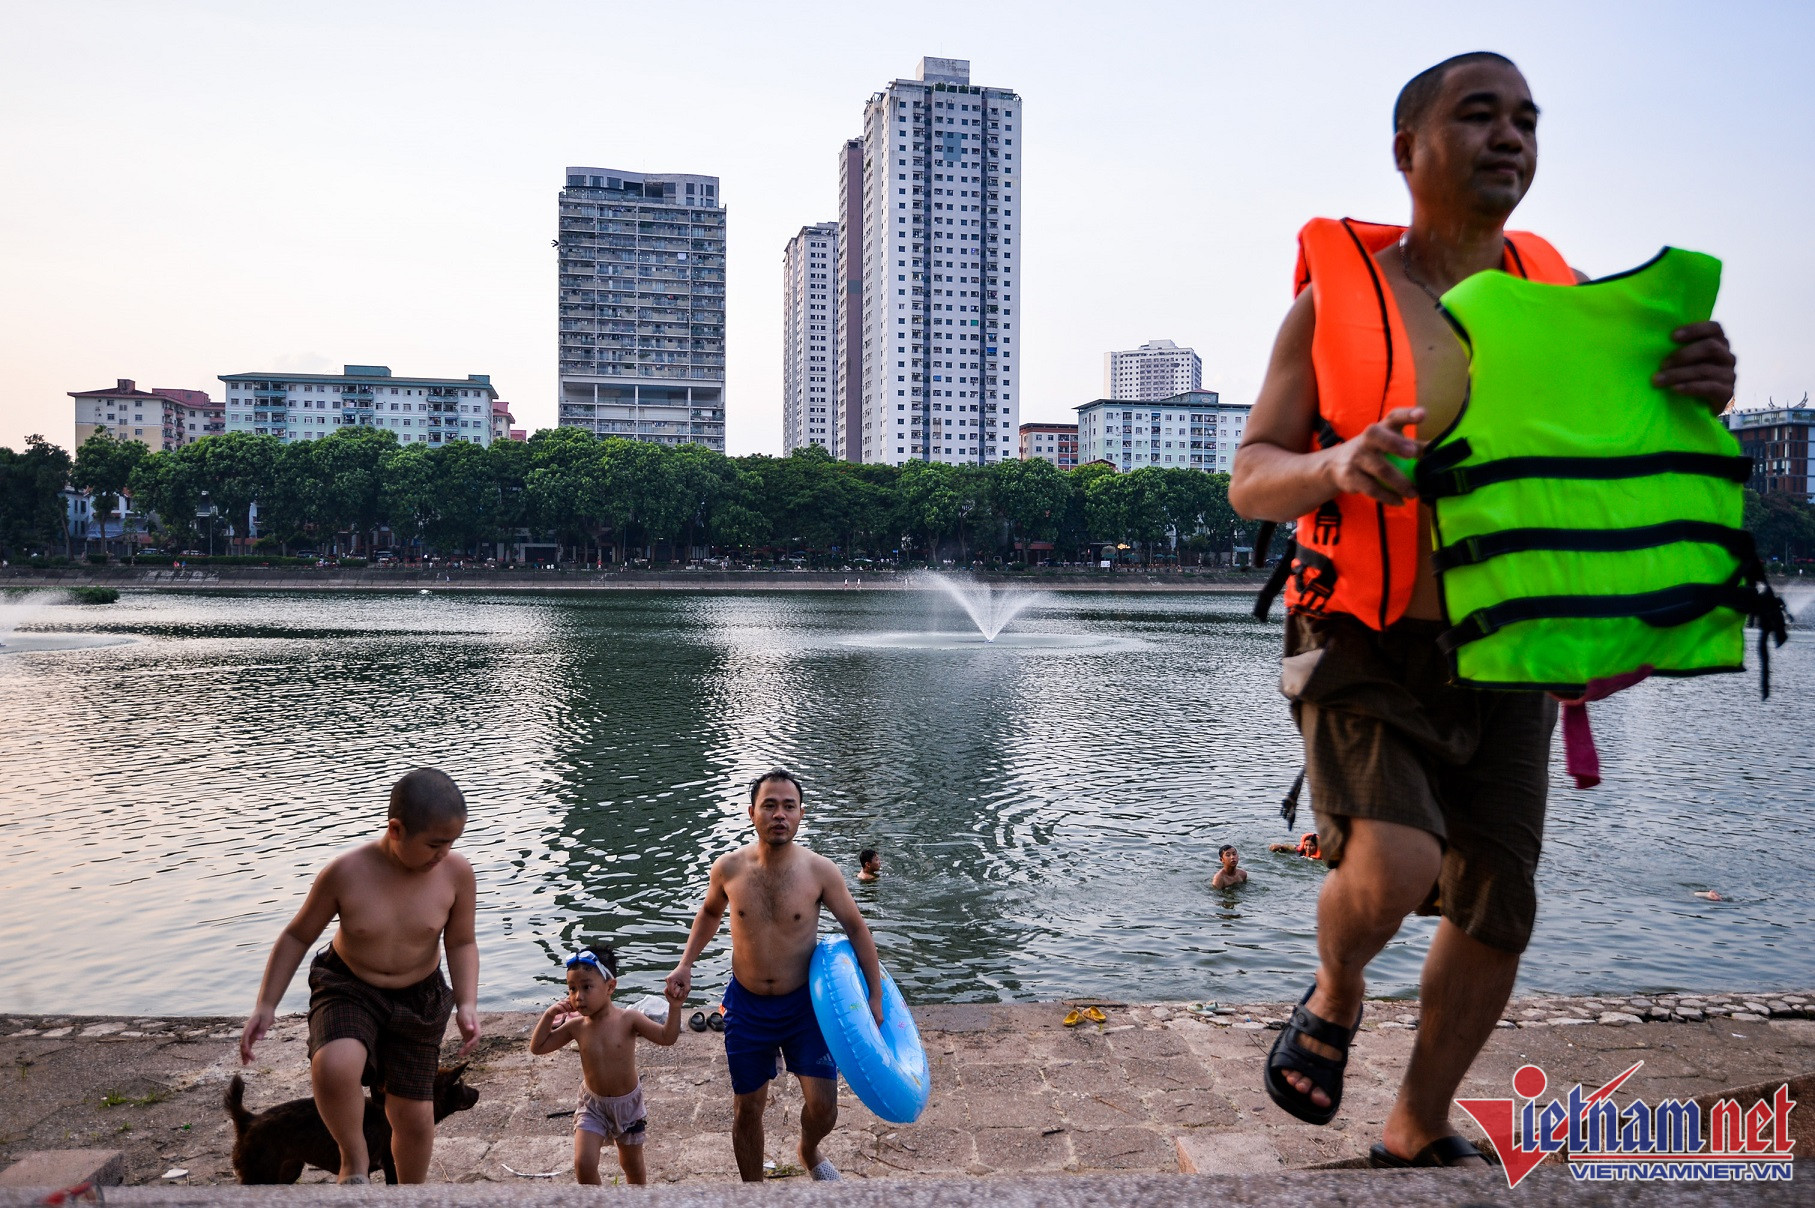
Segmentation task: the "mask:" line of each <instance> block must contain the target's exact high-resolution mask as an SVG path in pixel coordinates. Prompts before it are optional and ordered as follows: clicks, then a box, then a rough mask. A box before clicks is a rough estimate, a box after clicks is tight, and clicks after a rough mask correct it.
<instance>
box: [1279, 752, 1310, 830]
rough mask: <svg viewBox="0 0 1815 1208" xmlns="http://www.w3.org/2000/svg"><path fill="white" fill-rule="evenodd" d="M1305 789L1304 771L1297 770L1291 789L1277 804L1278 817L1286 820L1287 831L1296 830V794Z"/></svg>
mask: <svg viewBox="0 0 1815 1208" xmlns="http://www.w3.org/2000/svg"><path fill="white" fill-rule="evenodd" d="M1304 787H1305V770H1304V769H1303V768H1302V767H1301V768H1299V769H1298V775H1296V776H1294V777H1292V787H1291V788H1289V789H1287V790H1286V795H1285V796H1284V797H1282V798H1281V799H1280V802H1279V816H1280V817H1281V818H1284V819H1285V820H1286V829H1287V830H1297V829H1298V794H1299V791H1300V790H1301V789H1303V788H1304Z"/></svg>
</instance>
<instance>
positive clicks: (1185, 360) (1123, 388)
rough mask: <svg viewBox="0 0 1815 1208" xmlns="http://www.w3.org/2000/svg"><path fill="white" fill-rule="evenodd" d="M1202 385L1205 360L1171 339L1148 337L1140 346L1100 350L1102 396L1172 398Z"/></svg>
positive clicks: (1128, 398)
mask: <svg viewBox="0 0 1815 1208" xmlns="http://www.w3.org/2000/svg"><path fill="white" fill-rule="evenodd" d="M1203 388H1204V362H1203V361H1202V360H1200V359H1199V358H1198V355H1197V353H1196V352H1194V351H1192V350H1191V349H1189V348H1180V347H1179V346H1178V345H1177V344H1174V343H1173V342H1172V341H1171V340H1148V341H1147V342H1146V343H1145V344H1142V345H1141V346H1140V347H1139V348H1131V349H1129V350H1127V351H1126V352H1106V353H1104V354H1103V395H1104V397H1105V398H1112V399H1125V400H1151V399H1162V398H1171V397H1172V396H1173V395H1175V394H1184V393H1185V392H1187V391H1190V390H1202V389H1203Z"/></svg>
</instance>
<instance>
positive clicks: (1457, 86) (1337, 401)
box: [1229, 52, 1734, 1166]
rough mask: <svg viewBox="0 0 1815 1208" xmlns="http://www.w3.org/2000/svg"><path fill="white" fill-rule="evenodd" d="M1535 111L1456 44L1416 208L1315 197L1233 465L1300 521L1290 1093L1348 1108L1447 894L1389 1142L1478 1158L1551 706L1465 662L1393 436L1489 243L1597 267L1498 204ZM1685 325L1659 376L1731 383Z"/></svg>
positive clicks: (1533, 856)
mask: <svg viewBox="0 0 1815 1208" xmlns="http://www.w3.org/2000/svg"><path fill="white" fill-rule="evenodd" d="M1537 117H1538V110H1537V106H1536V105H1535V104H1534V103H1533V102H1532V99H1531V93H1530V90H1529V88H1528V87H1527V86H1526V82H1525V79H1524V77H1523V76H1522V75H1521V74H1520V73H1519V70H1518V68H1516V67H1515V66H1514V65H1513V64H1512V62H1511V61H1510V60H1508V59H1506V58H1504V57H1502V56H1500V55H1496V54H1490V53H1486V52H1476V53H1474V54H1468V55H1459V56H1457V57H1455V58H1453V59H1449V60H1446V61H1445V62H1443V63H1440V64H1438V65H1437V66H1435V67H1433V68H1431V69H1429V70H1428V71H1425V72H1423V73H1421V74H1420V75H1418V76H1416V77H1415V78H1414V79H1413V80H1412V81H1411V82H1410V83H1408V84H1407V85H1406V86H1405V89H1404V90H1403V91H1402V92H1401V93H1400V96H1399V101H1398V104H1397V105H1396V106H1395V109H1394V127H1395V129H1394V135H1393V156H1394V162H1395V164H1396V166H1397V167H1398V169H1399V171H1400V172H1401V173H1402V174H1403V175H1404V177H1405V180H1406V184H1407V186H1408V188H1409V189H1410V192H1411V195H1412V218H1411V224H1410V226H1409V227H1407V228H1399V227H1389V226H1381V225H1376V224H1371V223H1361V222H1353V221H1350V220H1343V221H1341V222H1335V221H1330V220H1316V221H1313V222H1311V223H1310V224H1308V225H1307V226H1306V227H1305V229H1304V231H1303V232H1301V234H1300V246H1299V252H1300V254H1299V265H1298V275H1297V281H1296V284H1297V287H1298V296H1297V300H1296V301H1295V302H1294V303H1293V305H1292V308H1291V310H1290V311H1289V312H1288V314H1287V316H1286V320H1285V323H1284V324H1283V326H1282V327H1281V329H1280V334H1279V338H1278V340H1277V342H1276V344H1275V345H1274V349H1273V355H1272V359H1271V362H1270V363H1269V365H1268V369H1267V376H1266V380H1265V381H1264V383H1263V384H1262V386H1261V390H1260V394H1259V397H1258V398H1257V399H1256V401H1255V404H1254V410H1253V414H1252V416H1251V417H1250V419H1249V422H1248V428H1247V435H1246V437H1245V439H1244V441H1243V443H1242V447H1241V449H1240V450H1239V451H1238V452H1237V454H1236V457H1235V464H1234V476H1233V479H1232V481H1231V484H1230V491H1229V494H1230V501H1231V502H1232V503H1233V504H1234V506H1235V507H1236V509H1237V510H1238V511H1239V512H1241V514H1243V515H1244V516H1247V517H1250V518H1256V519H1263V520H1273V521H1278V522H1282V523H1283V522H1287V521H1296V522H1297V534H1296V538H1297V542H1298V552H1297V554H1296V556H1295V558H1294V561H1293V563H1292V566H1291V584H1290V588H1289V590H1288V592H1287V604H1288V610H1289V615H1288V617H1287V630H1286V658H1285V660H1284V663H1283V667H1282V675H1281V683H1280V687H1281V690H1282V691H1283V692H1284V693H1285V694H1286V696H1287V697H1288V699H1290V700H1291V702H1292V714H1293V717H1294V720H1295V721H1296V722H1297V723H1298V726H1299V729H1300V731H1301V733H1302V735H1303V738H1304V744H1305V777H1306V780H1307V782H1308V784H1309V786H1310V789H1311V802H1312V806H1313V808H1314V809H1315V811H1316V814H1317V833H1318V835H1319V836H1320V838H1321V839H1322V848H1323V857H1324V859H1325V861H1326V862H1327V863H1328V864H1329V865H1330V868H1331V871H1330V874H1329V876H1328V877H1327V878H1326V879H1325V882H1324V885H1323V889H1322V893H1321V896H1320V898H1319V902H1318V926H1317V943H1318V956H1319V965H1318V973H1317V980H1316V982H1315V983H1314V984H1313V986H1312V987H1311V989H1310V990H1309V991H1308V992H1307V993H1306V995H1305V998H1304V1000H1303V1001H1302V1002H1301V1004H1300V1006H1299V1008H1298V1009H1297V1010H1296V1011H1295V1012H1294V1013H1293V1017H1292V1020H1291V1022H1290V1023H1289V1025H1288V1026H1287V1027H1286V1028H1285V1030H1283V1031H1282V1032H1281V1033H1280V1036H1279V1039H1278V1043H1276V1044H1275V1045H1274V1049H1273V1052H1272V1054H1271V1055H1270V1056H1269V1058H1268V1063H1267V1069H1266V1073H1265V1077H1266V1084H1267V1090H1268V1093H1269V1094H1270V1095H1271V1096H1272V1098H1273V1099H1274V1101H1275V1102H1276V1103H1278V1104H1279V1105H1280V1106H1281V1107H1282V1108H1284V1109H1285V1110H1286V1111H1289V1112H1291V1113H1292V1114H1293V1115H1295V1116H1297V1117H1299V1118H1300V1119H1303V1120H1307V1121H1310V1122H1312V1123H1319V1124H1321V1123H1327V1122H1328V1121H1329V1120H1330V1119H1331V1118H1332V1117H1334V1115H1335V1114H1336V1109H1337V1107H1338V1106H1339V1105H1340V1102H1341V1094H1342V1077H1343V1070H1344V1066H1345V1064H1346V1061H1347V1055H1348V1046H1349V1041H1350V1039H1351V1038H1352V1037H1353V1035H1354V1029H1355V1027H1356V1026H1357V1025H1358V1024H1359V1023H1360V1017H1361V1007H1362V997H1363V992H1364V988H1365V983H1364V979H1363V974H1364V972H1365V970H1366V968H1367V965H1368V962H1369V961H1371V960H1372V959H1373V958H1374V956H1375V955H1376V954H1377V953H1378V952H1379V951H1380V950H1381V948H1383V947H1384V946H1385V945H1386V942H1387V941H1388V940H1389V939H1391V938H1392V936H1393V935H1394V933H1395V932H1397V931H1398V929H1399V927H1400V924H1401V923H1402V922H1403V920H1404V918H1405V916H1406V915H1407V914H1408V913H1410V912H1412V911H1414V910H1420V911H1422V912H1427V913H1428V912H1439V913H1441V915H1442V921H1441V922H1440V923H1439V924H1438V927H1437V932H1436V935H1435V937H1434V939H1433V940H1432V942H1431V948H1430V952H1429V953H1428V955H1427V956H1426V958H1425V964H1424V975H1423V980H1422V986H1421V991H1420V997H1421V999H1422V1005H1423V1019H1422V1021H1421V1026H1420V1028H1419V1029H1418V1034H1417V1039H1416V1042H1415V1044H1414V1047H1413V1051H1412V1056H1411V1060H1410V1062H1409V1064H1408V1066H1407V1069H1406V1073H1405V1078H1404V1081H1403V1083H1402V1085H1401V1087H1400V1090H1399V1096H1398V1099H1397V1101H1396V1102H1395V1104H1394V1106H1393V1110H1392V1112H1391V1114H1390V1115H1389V1116H1388V1118H1387V1120H1386V1124H1385V1129H1384V1136H1383V1137H1382V1139H1381V1143H1380V1144H1379V1145H1376V1146H1374V1149H1373V1154H1372V1161H1373V1162H1374V1164H1376V1165H1386V1166H1395V1165H1398V1166H1403V1165H1410V1164H1417V1165H1463V1164H1474V1163H1478V1162H1480V1161H1481V1158H1480V1155H1479V1153H1477V1152H1476V1151H1475V1149H1474V1147H1473V1146H1471V1145H1470V1144H1469V1143H1468V1142H1467V1141H1465V1140H1464V1139H1463V1138H1461V1137H1460V1136H1458V1135H1456V1134H1455V1132H1454V1130H1453V1129H1452V1128H1451V1126H1450V1123H1449V1115H1450V1105H1451V1101H1452V1098H1453V1096H1454V1094H1455V1091H1456V1087H1457V1086H1458V1085H1459V1084H1460V1083H1461V1080H1462V1077H1463V1075H1465V1074H1466V1073H1467V1071H1468V1067H1469V1065H1470V1064H1471V1063H1472V1062H1473V1061H1474V1058H1475V1056H1476V1054H1477V1053H1479V1052H1480V1050H1481V1046H1482V1045H1483V1044H1484V1043H1486V1040H1487V1037H1488V1036H1489V1035H1490V1034H1491V1032H1492V1031H1493V1028H1494V1025H1495V1023H1497V1022H1498V1020H1499V1018H1500V1012H1501V1010H1502V1009H1503V1008H1504V1007H1505V1005H1506V1000H1507V998H1508V996H1509V995H1510V994H1511V991H1512V985H1513V979H1514V976H1515V974H1516V973H1517V972H1518V967H1519V954H1520V953H1521V952H1523V951H1524V949H1525V945H1526V943H1527V941H1528V939H1529V938H1530V934H1531V927H1532V923H1533V920H1534V918H1535V915H1536V906H1537V895H1536V889H1535V883H1534V882H1535V874H1536V868H1537V861H1538V854H1539V847H1540V844H1541V840H1542V834H1543V824H1544V805H1545V791H1546V783H1547V764H1548V759H1549V749H1550V736H1551V730H1552V728H1553V726H1554V724H1555V720H1556V706H1555V704H1554V702H1552V701H1551V700H1550V699H1549V698H1548V697H1546V696H1544V695H1543V694H1541V693H1514V692H1501V693H1495V692H1482V691H1477V690H1472V689H1465V688H1458V687H1452V686H1450V685H1448V683H1447V679H1448V667H1447V665H1446V662H1445V660H1444V659H1443V657H1442V656H1441V654H1440V653H1439V651H1438V649H1437V646H1436V636H1437V634H1438V633H1439V632H1441V630H1442V628H1443V624H1442V621H1441V619H1440V618H1441V616H1442V610H1441V608H1440V606H1439V597H1438V593H1437V586H1436V581H1435V579H1434V577H1433V576H1432V573H1431V569H1430V561H1429V552H1430V538H1429V527H1428V525H1429V517H1428V513H1427V512H1426V510H1425V509H1424V507H1423V506H1422V505H1421V504H1419V503H1418V502H1417V500H1416V497H1415V492H1414V490H1413V487H1412V483H1411V482H1410V481H1409V479H1408V478H1407V477H1406V476H1405V474H1404V473H1402V472H1401V470H1400V468H1399V467H1398V466H1395V465H1394V464H1393V463H1392V462H1391V461H1390V460H1389V457H1397V458H1414V457H1416V456H1417V455H1418V454H1419V452H1420V451H1421V450H1422V448H1423V443H1424V442H1425V441H1426V440H1428V439H1430V438H1431V437H1433V436H1435V435H1436V434H1437V433H1439V432H1441V431H1442V430H1443V429H1444V428H1445V427H1446V426H1447V425H1448V424H1449V423H1450V422H1451V421H1452V420H1454V419H1455V417H1456V416H1457V414H1458V413H1459V412H1460V409H1461V407H1462V404H1463V401H1464V399H1465V398H1466V395H1467V388H1468V361H1467V356H1466V353H1465V351H1464V349H1463V347H1462V345H1461V343H1460V342H1459V341H1458V340H1457V339H1456V337H1455V335H1454V333H1453V332H1452V331H1451V329H1450V328H1449V326H1448V324H1447V322H1446V321H1445V319H1444V318H1443V316H1442V314H1441V312H1440V311H1439V310H1438V309H1437V306H1436V299H1437V298H1438V297H1439V296H1440V295H1441V294H1442V293H1443V291H1445V290H1447V289H1449V288H1450V287H1451V286H1452V285H1454V284H1455V283H1456V282H1458V281H1460V280H1462V279H1463V278H1464V277H1467V276H1469V275H1471V274H1473V273H1476V272H1479V271H1482V270H1486V269H1502V270H1504V271H1506V272H1510V273H1515V274H1518V275H1521V276H1526V277H1531V278H1534V279H1537V280H1542V281H1549V282H1553V283H1557V284H1571V283H1574V282H1575V281H1578V280H1582V279H1584V278H1581V277H1580V276H1579V275H1577V274H1575V273H1573V272H1572V271H1571V270H1570V269H1569V268H1568V266H1567V265H1566V264H1565V262H1564V261H1563V259H1562V257H1561V256H1560V255H1558V254H1557V252H1556V251H1555V249H1553V248H1552V247H1551V246H1550V245H1549V244H1548V243H1546V242H1545V241H1544V240H1542V239H1540V238H1538V237H1537V236H1535V235H1530V234H1526V233H1522V232H1509V231H1507V230H1506V229H1505V224H1506V220H1507V218H1508V217H1509V216H1510V215H1511V213H1512V211H1513V209H1514V207H1515V206H1517V205H1518V203H1519V201H1520V199H1521V198H1523V197H1524V195H1525V192H1526V189H1527V188H1529V186H1530V184H1531V178H1532V174H1533V172H1534V171H1535V169H1536V166H1537ZM1675 338H1676V340H1677V342H1678V344H1679V345H1680V347H1679V348H1678V349H1677V351H1676V352H1675V353H1673V354H1672V355H1671V356H1670V357H1669V358H1668V359H1666V360H1665V362H1664V363H1663V365H1662V366H1661V367H1660V369H1659V372H1658V375H1657V377H1656V378H1655V379H1654V380H1655V381H1656V382H1657V384H1658V385H1660V386H1663V387H1666V388H1670V389H1674V390H1676V391H1679V392H1680V393H1683V394H1686V395H1690V396H1693V397H1696V398H1700V399H1703V400H1705V401H1707V402H1709V403H1710V404H1711V405H1713V406H1716V407H1719V406H1721V405H1724V404H1725V403H1726V401H1727V400H1728V399H1730V398H1731V397H1732V395H1733V384H1734V359H1733V355H1732V352H1731V350H1730V349H1729V348H1728V346H1727V341H1726V337H1725V335H1724V334H1723V333H1722V332H1721V329H1720V326H1719V325H1718V324H1715V323H1704V324H1697V325H1695V326H1693V327H1687V328H1683V329H1682V330H1680V331H1678V332H1677V333H1675Z"/></svg>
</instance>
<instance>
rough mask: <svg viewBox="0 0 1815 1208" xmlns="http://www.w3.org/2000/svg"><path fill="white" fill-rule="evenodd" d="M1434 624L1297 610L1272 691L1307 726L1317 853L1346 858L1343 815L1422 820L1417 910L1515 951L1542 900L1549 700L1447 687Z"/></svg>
mask: <svg viewBox="0 0 1815 1208" xmlns="http://www.w3.org/2000/svg"><path fill="white" fill-rule="evenodd" d="M1443 629H1444V625H1443V623H1442V622H1440V621H1421V620H1402V621H1400V622H1399V623H1397V624H1395V625H1393V626H1391V627H1389V628H1388V629H1387V630H1386V631H1385V632H1380V631H1377V630H1373V629H1369V628H1368V627H1367V626H1366V625H1364V624H1362V623H1361V622H1360V621H1358V620H1356V619H1355V618H1354V617H1350V616H1346V615H1343V614H1340V613H1337V614H1331V615H1329V616H1324V617H1310V616H1304V615H1293V616H1291V617H1289V618H1288V619H1287V622H1286V657H1285V660H1284V663H1283V666H1282V669H1281V675H1280V691H1282V692H1284V693H1285V695H1286V697H1287V699H1289V700H1290V701H1291V702H1292V719H1293V720H1294V721H1295V722H1297V723H1298V729H1299V733H1300V734H1302V735H1303V737H1304V744H1305V783H1306V786H1307V787H1308V788H1309V789H1310V791H1311V806H1312V809H1313V810H1314V812H1315V813H1316V815H1317V837H1318V840H1319V842H1320V843H1321V844H1322V847H1323V858H1324V861H1325V862H1326V863H1327V864H1329V865H1330V866H1331V867H1332V868H1334V867H1335V866H1336V865H1337V864H1339V863H1341V862H1342V847H1343V841H1344V839H1345V838H1346V837H1347V833H1348V823H1349V819H1351V818H1369V819H1373V820H1375V821H1380V822H1397V823H1401V824H1403V825H1405V826H1415V827H1417V828H1418V829H1419V830H1422V831H1428V832H1429V833H1431V834H1433V835H1435V836H1436V837H1437V839H1438V840H1439V841H1440V842H1441V843H1442V844H1443V867H1442V871H1441V873H1440V874H1439V876H1438V879H1437V884H1436V885H1435V886H1434V887H1433V890H1432V896H1431V898H1430V899H1428V900H1427V901H1426V903H1425V905H1424V907H1422V908H1421V909H1420V910H1419V913H1420V914H1436V913H1441V914H1442V916H1443V917H1444V918H1446V919H1449V920H1450V921H1451V922H1452V923H1454V924H1455V925H1456V926H1458V927H1460V928H1462V930H1463V931H1465V932H1467V933H1468V934H1469V935H1471V936H1473V937H1474V938H1475V939H1478V940H1480V941H1481V942H1482V943H1484V944H1488V945H1491V946H1492V947H1495V948H1499V949H1502V950H1504V951H1507V952H1515V953H1517V952H1523V951H1525V946H1526V944H1527V943H1529V942H1530V940H1531V929H1532V923H1533V922H1534V920H1535V919H1536V917H1537V910H1538V895H1537V886H1536V877H1537V870H1538V854H1539V851H1540V849H1541V848H1542V846H1543V839H1544V803H1545V797H1546V794H1547V792H1548V790H1549V764H1550V735H1551V731H1552V730H1553V729H1554V728H1555V726H1556V721H1557V706H1556V702H1555V701H1554V700H1552V699H1551V698H1550V696H1549V695H1547V694H1546V693H1542V692H1494V691H1486V690H1483V689H1478V688H1459V687H1455V686H1452V685H1451V684H1450V683H1449V682H1448V681H1449V674H1450V669H1449V663H1448V660H1447V659H1446V658H1445V657H1444V655H1443V653H1442V652H1441V651H1440V650H1438V649H1437V641H1436V639H1437V635H1438V634H1439V633H1441V632H1443Z"/></svg>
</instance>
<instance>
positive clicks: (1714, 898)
mask: <svg viewBox="0 0 1815 1208" xmlns="http://www.w3.org/2000/svg"><path fill="white" fill-rule="evenodd" d="M1695 896H1696V897H1698V898H1706V899H1707V900H1708V901H1710V902H1724V901H1726V900H1727V899H1726V898H1723V897H1721V896H1720V894H1718V893H1716V892H1715V891H1714V890H1712V889H1698V890H1696V891H1695Z"/></svg>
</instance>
